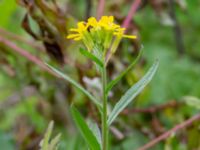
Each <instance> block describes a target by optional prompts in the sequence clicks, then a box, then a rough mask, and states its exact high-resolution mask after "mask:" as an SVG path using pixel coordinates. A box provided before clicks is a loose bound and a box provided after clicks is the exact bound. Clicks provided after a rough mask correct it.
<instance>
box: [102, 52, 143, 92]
mask: <svg viewBox="0 0 200 150" xmlns="http://www.w3.org/2000/svg"><path fill="white" fill-rule="evenodd" d="M141 54H142V50H141V51H140V53H139V55H138V56H137V57H136V59H135V61H133V62H132V63H131V64H130V65H129V66H128V68H126V70H124V71H123V72H121V73H120V74H119V75H118V76H117V77H116V78H115V79H114V80H112V81H111V82H110V83H109V84H108V85H107V87H106V93H107V94H108V92H109V91H110V90H111V89H112V87H113V86H114V85H115V84H117V83H118V82H119V81H120V80H121V79H122V77H124V75H125V74H127V73H128V72H129V71H130V70H131V69H132V68H133V66H134V65H135V64H136V63H137V61H138V60H139V58H140V56H141Z"/></svg>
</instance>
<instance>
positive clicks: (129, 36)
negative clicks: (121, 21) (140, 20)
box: [122, 34, 137, 39]
mask: <svg viewBox="0 0 200 150" xmlns="http://www.w3.org/2000/svg"><path fill="white" fill-rule="evenodd" d="M122 37H124V38H129V39H136V38H137V36H135V35H125V34H123V35H122Z"/></svg>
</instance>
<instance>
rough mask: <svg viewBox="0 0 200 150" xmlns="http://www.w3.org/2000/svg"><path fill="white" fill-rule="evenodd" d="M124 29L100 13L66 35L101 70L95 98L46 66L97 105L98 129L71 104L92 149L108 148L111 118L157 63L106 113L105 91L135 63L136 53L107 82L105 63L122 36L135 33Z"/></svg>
mask: <svg viewBox="0 0 200 150" xmlns="http://www.w3.org/2000/svg"><path fill="white" fill-rule="evenodd" d="M124 31H125V28H122V27H121V26H120V25H117V24H115V23H114V17H113V16H103V17H101V19H100V20H99V21H97V20H96V19H95V18H94V17H91V18H89V19H88V21H87V22H79V23H78V24H77V28H72V29H70V32H71V34H69V35H68V36H67V38H68V39H73V40H75V41H78V40H80V41H82V42H83V43H84V45H85V46H86V48H87V50H84V49H80V52H81V53H82V54H83V55H84V56H86V57H87V58H89V59H91V60H92V61H93V62H94V63H95V64H96V66H97V70H98V71H100V73H101V83H102V96H101V100H100V99H99V97H94V96H93V95H92V94H91V93H90V92H88V91H87V90H86V89H85V88H83V87H82V86H81V85H80V84H79V83H77V82H76V81H74V80H73V79H72V78H71V77H69V76H68V75H66V74H63V73H62V72H60V71H58V70H57V69H55V68H54V67H52V66H50V65H49V67H50V68H51V69H52V70H53V71H54V72H55V73H57V74H58V75H59V76H60V77H62V78H63V79H65V80H67V81H68V82H70V83H71V84H72V85H74V86H75V87H77V88H78V89H79V90H80V91H82V92H83V93H85V95H87V96H88V98H89V99H90V100H91V101H92V102H93V103H94V104H95V105H96V107H97V108H98V110H99V114H100V115H101V128H100V129H99V125H97V124H94V125H93V126H94V127H93V128H91V127H89V126H88V124H87V123H86V122H85V121H84V119H83V117H82V116H81V114H80V113H79V111H78V110H77V109H76V108H75V107H74V106H72V107H71V113H72V116H73V119H74V121H75V123H76V125H77V127H78V129H79V130H80V132H81V134H82V136H83V137H84V139H85V140H86V142H87V144H88V146H89V148H90V149H91V150H108V149H109V143H108V141H109V127H110V125H111V124H112V123H113V121H114V120H115V119H116V118H117V116H118V115H119V114H120V112H121V111H122V110H123V109H124V108H125V107H126V106H127V105H128V104H130V103H131V102H132V100H133V99H134V98H135V97H136V96H137V95H138V94H139V93H140V92H141V91H142V90H143V89H144V87H145V86H146V85H147V84H148V83H149V82H150V80H151V79H152V77H153V76H154V74H155V72H156V70H157V67H158V62H157V61H156V62H155V63H154V64H153V65H152V67H151V68H150V69H149V71H148V72H147V73H146V74H145V75H144V77H143V78H142V79H141V80H140V81H138V82H137V83H136V84H134V85H133V86H132V87H130V89H128V90H127V91H126V92H125V94H124V95H123V96H122V97H121V98H120V99H119V101H118V102H117V103H116V104H115V106H114V107H113V109H112V110H111V112H110V113H108V110H107V109H108V108H107V107H108V93H109V91H111V89H112V87H113V86H114V85H115V84H117V83H118V82H119V81H120V80H121V79H122V77H123V76H124V75H125V74H126V73H128V72H129V71H130V70H131V69H132V67H133V66H134V64H135V63H136V62H137V60H138V58H139V56H138V57H137V59H136V60H135V61H133V62H132V63H131V64H130V66H128V67H127V69H125V70H124V71H123V72H122V73H120V74H119V75H118V76H117V77H116V78H115V79H114V80H112V81H110V82H108V81H107V80H108V76H107V73H106V71H107V69H106V66H107V63H108V62H109V59H110V58H111V56H112V55H113V54H114V53H115V51H116V50H117V48H118V45H119V43H120V41H121V39H122V38H129V39H135V38H136V36H134V35H126V34H124Z"/></svg>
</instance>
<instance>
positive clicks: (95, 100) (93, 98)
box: [47, 64, 102, 110]
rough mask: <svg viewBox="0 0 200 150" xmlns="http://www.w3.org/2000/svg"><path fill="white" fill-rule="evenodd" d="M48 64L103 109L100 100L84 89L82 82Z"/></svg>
mask: <svg viewBox="0 0 200 150" xmlns="http://www.w3.org/2000/svg"><path fill="white" fill-rule="evenodd" d="M47 66H48V67H49V68H50V69H51V70H52V71H54V72H55V73H56V74H57V75H59V76H60V77H61V78H63V79H65V80H66V81H68V82H69V83H71V84H72V85H74V86H75V87H76V88H77V89H79V90H80V91H82V92H83V93H84V94H85V95H87V96H88V97H89V98H90V100H92V101H93V102H94V103H95V104H96V105H97V107H98V108H100V110H101V108H102V107H101V104H100V103H99V101H98V100H97V99H96V98H95V97H94V96H93V95H91V94H90V93H89V92H88V91H87V90H86V89H84V88H83V87H82V86H81V85H80V84H78V83H77V82H76V81H75V80H73V79H72V78H70V77H69V76H68V75H66V74H64V73H62V72H60V71H59V70H57V69H56V68H54V67H52V66H51V65H49V64H47Z"/></svg>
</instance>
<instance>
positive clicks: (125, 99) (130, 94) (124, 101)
mask: <svg viewBox="0 0 200 150" xmlns="http://www.w3.org/2000/svg"><path fill="white" fill-rule="evenodd" d="M158 64H159V63H158V61H156V62H155V63H154V64H153V66H152V67H151V68H150V69H149V71H148V72H147V73H146V74H145V75H144V77H143V78H142V79H141V80H140V81H138V82H137V83H136V84H134V85H133V86H132V87H131V88H130V89H129V90H128V91H127V92H126V93H125V94H124V95H123V96H122V97H121V99H120V100H119V102H117V104H116V105H115V107H114V108H113V110H112V112H111V114H110V115H109V117H108V120H107V123H108V125H111V123H112V122H113V121H114V120H115V118H116V117H117V116H118V115H119V113H120V112H121V111H122V110H123V109H124V108H125V107H126V106H127V105H128V104H129V103H130V102H131V101H132V100H133V99H134V98H135V97H136V96H137V95H138V94H139V93H140V92H141V91H142V90H143V89H144V87H145V86H146V85H147V84H148V83H149V82H150V81H151V79H152V78H153V76H154V74H155V72H156V70H157V68H158Z"/></svg>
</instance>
